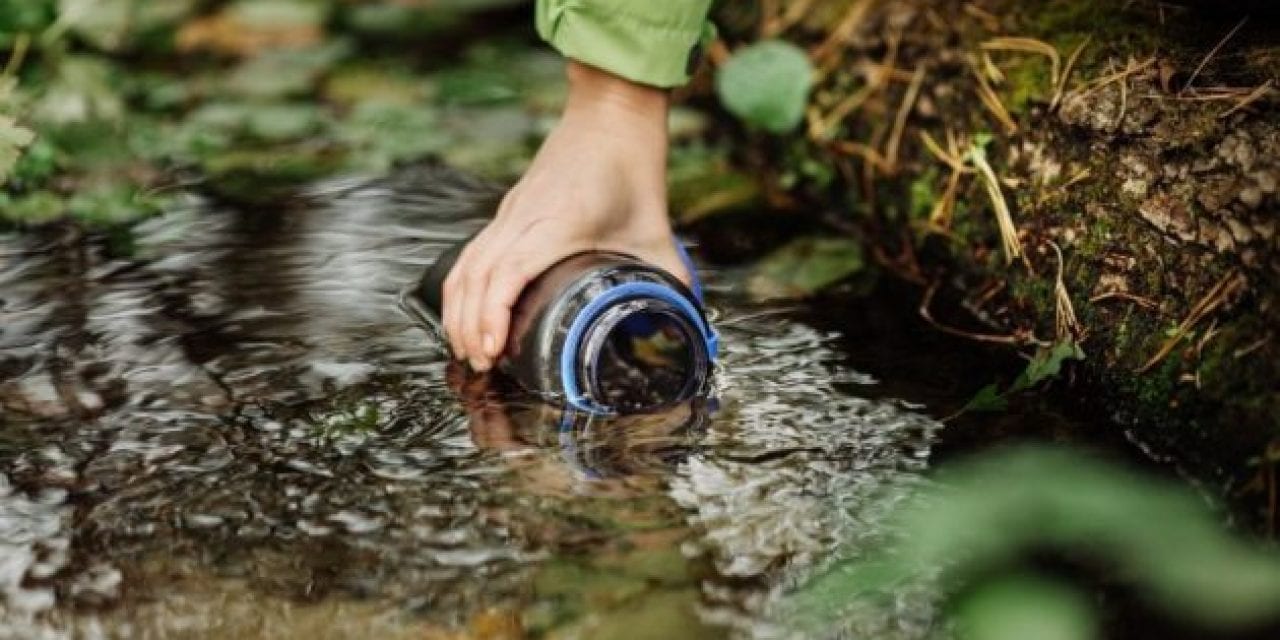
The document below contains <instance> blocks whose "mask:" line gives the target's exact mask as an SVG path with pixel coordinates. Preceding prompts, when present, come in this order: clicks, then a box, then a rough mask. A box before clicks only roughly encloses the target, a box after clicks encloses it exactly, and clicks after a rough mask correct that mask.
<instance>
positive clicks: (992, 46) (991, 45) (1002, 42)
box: [981, 38, 1062, 86]
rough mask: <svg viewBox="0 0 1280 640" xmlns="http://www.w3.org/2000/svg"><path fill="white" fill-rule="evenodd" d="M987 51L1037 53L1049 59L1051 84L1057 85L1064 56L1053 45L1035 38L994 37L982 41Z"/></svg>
mask: <svg viewBox="0 0 1280 640" xmlns="http://www.w3.org/2000/svg"><path fill="white" fill-rule="evenodd" d="M981 46H982V48H983V49H985V50H987V51H1018V52H1022V53H1035V54H1039V55H1042V56H1044V57H1046V58H1048V59H1049V83H1050V84H1049V86H1057V85H1058V79H1059V78H1060V77H1061V76H1060V75H1059V73H1061V70H1062V57H1061V56H1060V55H1059V54H1058V50H1057V49H1055V48H1054V46H1053V45H1051V44H1049V43H1047V42H1045V41H1043V40H1037V39H1035V38H992V39H990V40H987V41H986V42H984V43H982V45H981Z"/></svg>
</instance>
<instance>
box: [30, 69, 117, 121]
mask: <svg viewBox="0 0 1280 640" xmlns="http://www.w3.org/2000/svg"><path fill="white" fill-rule="evenodd" d="M114 76H115V73H114V69H113V68H112V67H111V65H110V64H108V63H107V61H106V60H105V59H102V58H97V57H92V56H87V55H75V56H67V57H66V58H63V59H62V60H61V61H60V62H59V63H58V65H57V70H56V75H55V77H54V80H53V82H51V83H50V84H49V86H48V87H46V88H45V90H44V93H43V94H42V95H41V96H40V98H39V100H37V102H36V104H35V107H34V109H33V117H34V119H35V120H36V121H38V122H40V123H43V124H45V125H49V126H55V127H56V126H64V125H68V124H76V123H83V122H92V121H101V122H112V123H118V122H120V120H122V119H123V118H124V116H125V103H124V98H123V97H122V96H121V95H120V92H119V90H118V89H117V83H116V81H115V77H114Z"/></svg>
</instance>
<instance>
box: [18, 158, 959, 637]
mask: <svg viewBox="0 0 1280 640" xmlns="http://www.w3.org/2000/svg"><path fill="white" fill-rule="evenodd" d="M492 197H493V191H492V190H491V189H490V188H488V187H486V186H484V185H482V184H478V183H475V182H472V181H469V180H468V179H466V178H465V177H462V176H458V175H456V174H453V173H451V172H448V171H445V170H442V169H438V168H418V169H413V170H406V171H404V172H402V173H400V174H398V175H396V176H394V177H392V178H388V179H385V180H356V179H351V180H343V181H337V182H332V183H328V184H325V185H322V186H321V187H318V188H317V189H316V190H314V191H313V192H312V193H311V194H310V195H309V197H308V198H306V199H305V200H304V201H302V202H299V203H297V204H296V205H294V206H292V207H289V208H287V209H280V210H263V211H254V212H239V213H231V212H210V211H207V210H205V209H204V208H202V207H201V206H199V204H198V203H193V204H192V205H191V207H190V208H189V209H188V210H181V211H175V212H173V213H172V214H170V215H168V216H165V217H163V218H160V219H156V220H152V221H149V222H147V223H145V224H144V225H143V226H142V227H140V228H139V229H138V230H137V233H136V238H135V239H134V243H133V244H134V246H133V252H132V256H131V257H129V258H113V257H111V256H110V252H109V251H108V250H107V247H106V246H105V245H104V244H103V243H102V242H100V241H89V240H85V239H84V238H81V237H78V236H76V235H74V234H71V233H69V232H65V231H61V232H59V231H50V232H46V233H44V234H35V235H23V236H17V235H14V236H8V237H3V238H0V409H2V410H3V418H2V421H0V637H10V636H17V637H64V636H69V635H76V634H83V635H89V636H93V635H105V636H108V637H111V636H130V637H148V636H149V637H162V636H165V635H172V634H188V635H195V636H198V637H214V638H223V637H244V636H246V635H253V636H261V635H270V636H271V637H306V638H326V637H353V636H354V637H363V636H372V635H377V636H380V637H401V636H404V637H416V638H422V637H441V638H445V637H460V636H461V637H466V636H469V635H470V636H475V637H491V638H492V637H499V638H500V637H520V636H521V635H522V634H525V633H528V634H533V635H536V634H544V635H549V636H551V637H616V638H625V637H635V638H640V637H661V638H679V637H719V636H723V635H726V633H728V632H731V631H736V632H737V633H738V634H741V635H754V636H771V635H780V634H781V633H782V632H781V630H780V629H778V628H776V627H775V626H773V625H772V624H771V623H770V619H769V603H770V600H771V597H772V595H774V594H776V593H777V592H778V591H779V590H781V589H785V588H786V587H787V586H789V585H791V584H793V583H794V581H795V580H797V579H798V578H799V577H800V576H802V575H803V574H804V572H805V571H806V570H809V569H811V568H812V567H814V566H815V565H817V564H820V563H821V562H822V561H823V560H824V558H825V557H826V555H827V554H828V553H829V551H830V549H831V547H832V546H833V545H834V543H835V542H836V541H840V540H854V541H856V540H858V539H860V537H861V536H867V535H870V534H872V533H874V532H875V531H876V530H877V526H878V524H879V523H880V522H881V520H882V518H883V515H884V511H885V510H886V509H887V508H889V507H890V506H891V505H892V503H893V501H894V499H895V497H896V496H900V495H901V494H902V493H903V492H904V491H905V490H906V488H907V487H908V486H909V485H910V484H911V482H912V480H913V478H914V477H915V473H916V472H917V471H919V469H920V468H921V467H922V465H923V464H924V461H925V457H926V455H927V453H928V446H929V442H930V440H931V437H932V432H933V430H934V429H935V426H936V425H935V423H934V422H933V421H931V420H930V419H928V418H927V417H924V416H923V415H920V414H918V413H915V412H913V411H911V410H910V408H907V407H904V406H902V405H901V404H900V403H894V402H886V401H882V400H866V399H863V398H860V397H858V396H857V395H856V389H857V385H858V384H870V383H871V381H869V380H865V379H863V378H862V377H861V376H859V375H858V374H857V373H855V372H852V371H849V370H847V369H846V368H844V367H843V366H842V365H840V364H839V360H840V356H839V354H838V352H837V351H835V350H834V349H833V348H832V342H833V340H834V339H835V338H836V337H835V336H832V335H826V334H824V333H820V332H818V331H816V330H814V329H812V328H810V327H808V326H806V325H804V324H800V323H798V322H795V321H792V320H789V319H787V318H786V317H785V315H782V314H780V313H775V312H772V311H770V310H768V309H759V308H750V309H748V308H744V307H741V306H740V305H735V304H734V303H731V302H727V301H725V300H721V301H720V302H719V306H720V307H721V316H722V317H721V318H720V320H719V327H720V328H721V331H722V333H723V334H724V355H723V359H722V369H723V370H722V371H721V372H720V374H719V376H718V382H717V385H718V387H719V388H718V393H717V396H718V397H717V398H716V399H713V400H708V401H706V402H699V403H695V404H692V405H687V406H681V407H677V408H675V409H674V410H672V411H671V412H669V413H666V414H663V415H659V416H647V417H637V418H632V419H630V420H629V421H628V422H625V423H624V422H605V421H601V420H600V419H591V418H588V417H585V416H575V415H568V416H566V415H562V414H561V413H559V412H558V411H556V410H554V409H551V408H549V407H545V406H542V405H538V404H536V403H534V402H531V401H530V400H529V399H527V398H524V397H522V396H521V395H520V394H519V393H518V392H517V391H515V390H512V389H505V388H500V387H501V384H500V383H499V382H497V381H494V380H490V379H489V378H487V377H471V378H468V377H467V376H466V375H465V374H464V373H463V372H462V371H460V370H458V369H457V368H456V367H453V368H451V367H450V365H449V362H448V359H447V358H446V357H445V355H444V352H443V350H442V346H441V345H440V344H436V343H433V342H431V341H430V340H429V339H428V338H427V337H426V335H425V334H424V333H423V332H422V331H421V330H419V329H418V328H417V327H416V326H415V325H414V324H413V323H412V322H411V321H409V320H408V319H407V318H406V317H404V316H403V315H402V314H401V313H400V312H399V311H398V309H397V308H396V303H395V298H396V292H397V291H398V289H399V288H400V287H401V286H403V285H404V284H405V283H406V282H410V281H411V280H413V279H414V278H416V277H417V275H418V273H419V272H420V270H421V269H422V268H423V267H424V266H425V265H427V264H428V263H430V262H431V261H432V259H433V257H434V256H435V255H436V254H437V253H438V252H439V251H440V250H442V249H443V248H444V247H446V246H448V245H449V244H451V243H453V242H455V241H456V240H458V239H460V238H462V237H464V236H466V235H468V234H469V233H470V232H471V231H473V230H474V229H475V227H476V225H477V224H479V222H478V221H477V220H475V219H474V218H472V217H470V216H472V214H473V212H474V211H475V210H476V209H477V207H478V206H479V205H481V204H482V203H484V202H488V201H490V200H491V199H492ZM711 281H712V284H713V285H714V283H715V275H714V274H711ZM713 289H714V286H713ZM716 304H717V302H716V300H714V299H713V305H716ZM851 383H854V384H851ZM850 388H853V389H854V390H855V393H850V392H849V389H850ZM855 548H856V547H855ZM898 624H899V625H901V621H899V622H898ZM920 631H921V628H919V627H917V628H914V630H913V631H911V632H910V633H908V634H907V635H912V634H918V633H919V632H920Z"/></svg>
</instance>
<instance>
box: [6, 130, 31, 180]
mask: <svg viewBox="0 0 1280 640" xmlns="http://www.w3.org/2000/svg"><path fill="white" fill-rule="evenodd" d="M33 140H35V133H33V132H32V131H31V130H30V129H26V128H23V127H20V126H18V123H17V122H16V121H15V120H13V119H12V118H9V117H8V116H4V115H0V186H3V185H4V184H5V182H7V181H8V179H9V174H10V172H11V171H13V168H14V167H15V166H17V164H18V160H19V159H20V158H21V157H22V150H23V149H24V148H26V147H27V145H30V144H31V142H32V141H33Z"/></svg>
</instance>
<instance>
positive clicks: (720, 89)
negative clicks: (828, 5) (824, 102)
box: [716, 40, 814, 133]
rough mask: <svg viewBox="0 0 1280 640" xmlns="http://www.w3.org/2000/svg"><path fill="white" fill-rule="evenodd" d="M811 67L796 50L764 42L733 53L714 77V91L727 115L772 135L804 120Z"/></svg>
mask: <svg viewBox="0 0 1280 640" xmlns="http://www.w3.org/2000/svg"><path fill="white" fill-rule="evenodd" d="M813 76H814V71H813V65H812V64H811V63H810V62H809V57H808V56H807V55H805V53H804V51H803V50H801V49H800V48H799V47H797V46H795V45H793V44H791V43H788V42H784V41H781V40H765V41H762V42H757V43H755V44H753V45H750V46H748V47H745V48H743V49H741V50H740V51H738V52H736V53H734V55H733V57H732V58H730V59H729V61H728V62H727V63H725V65H724V67H722V68H721V69H720V73H719V75H717V76H716V91H717V93H718V94H719V95H720V101H721V102H722V103H724V106H725V108H726V109H728V110H729V112H730V113H732V114H734V115H736V116H738V118H740V119H742V120H743V121H744V122H746V123H748V124H751V125H753V126H756V127H760V128H761V129H764V130H766V131H770V132H772V133H786V132H788V131H791V130H792V129H795V128H796V126H797V125H799V124H800V121H801V120H803V119H804V109H805V105H806V103H807V102H808V99H809V90H810V88H811V87H812V85H813Z"/></svg>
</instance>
